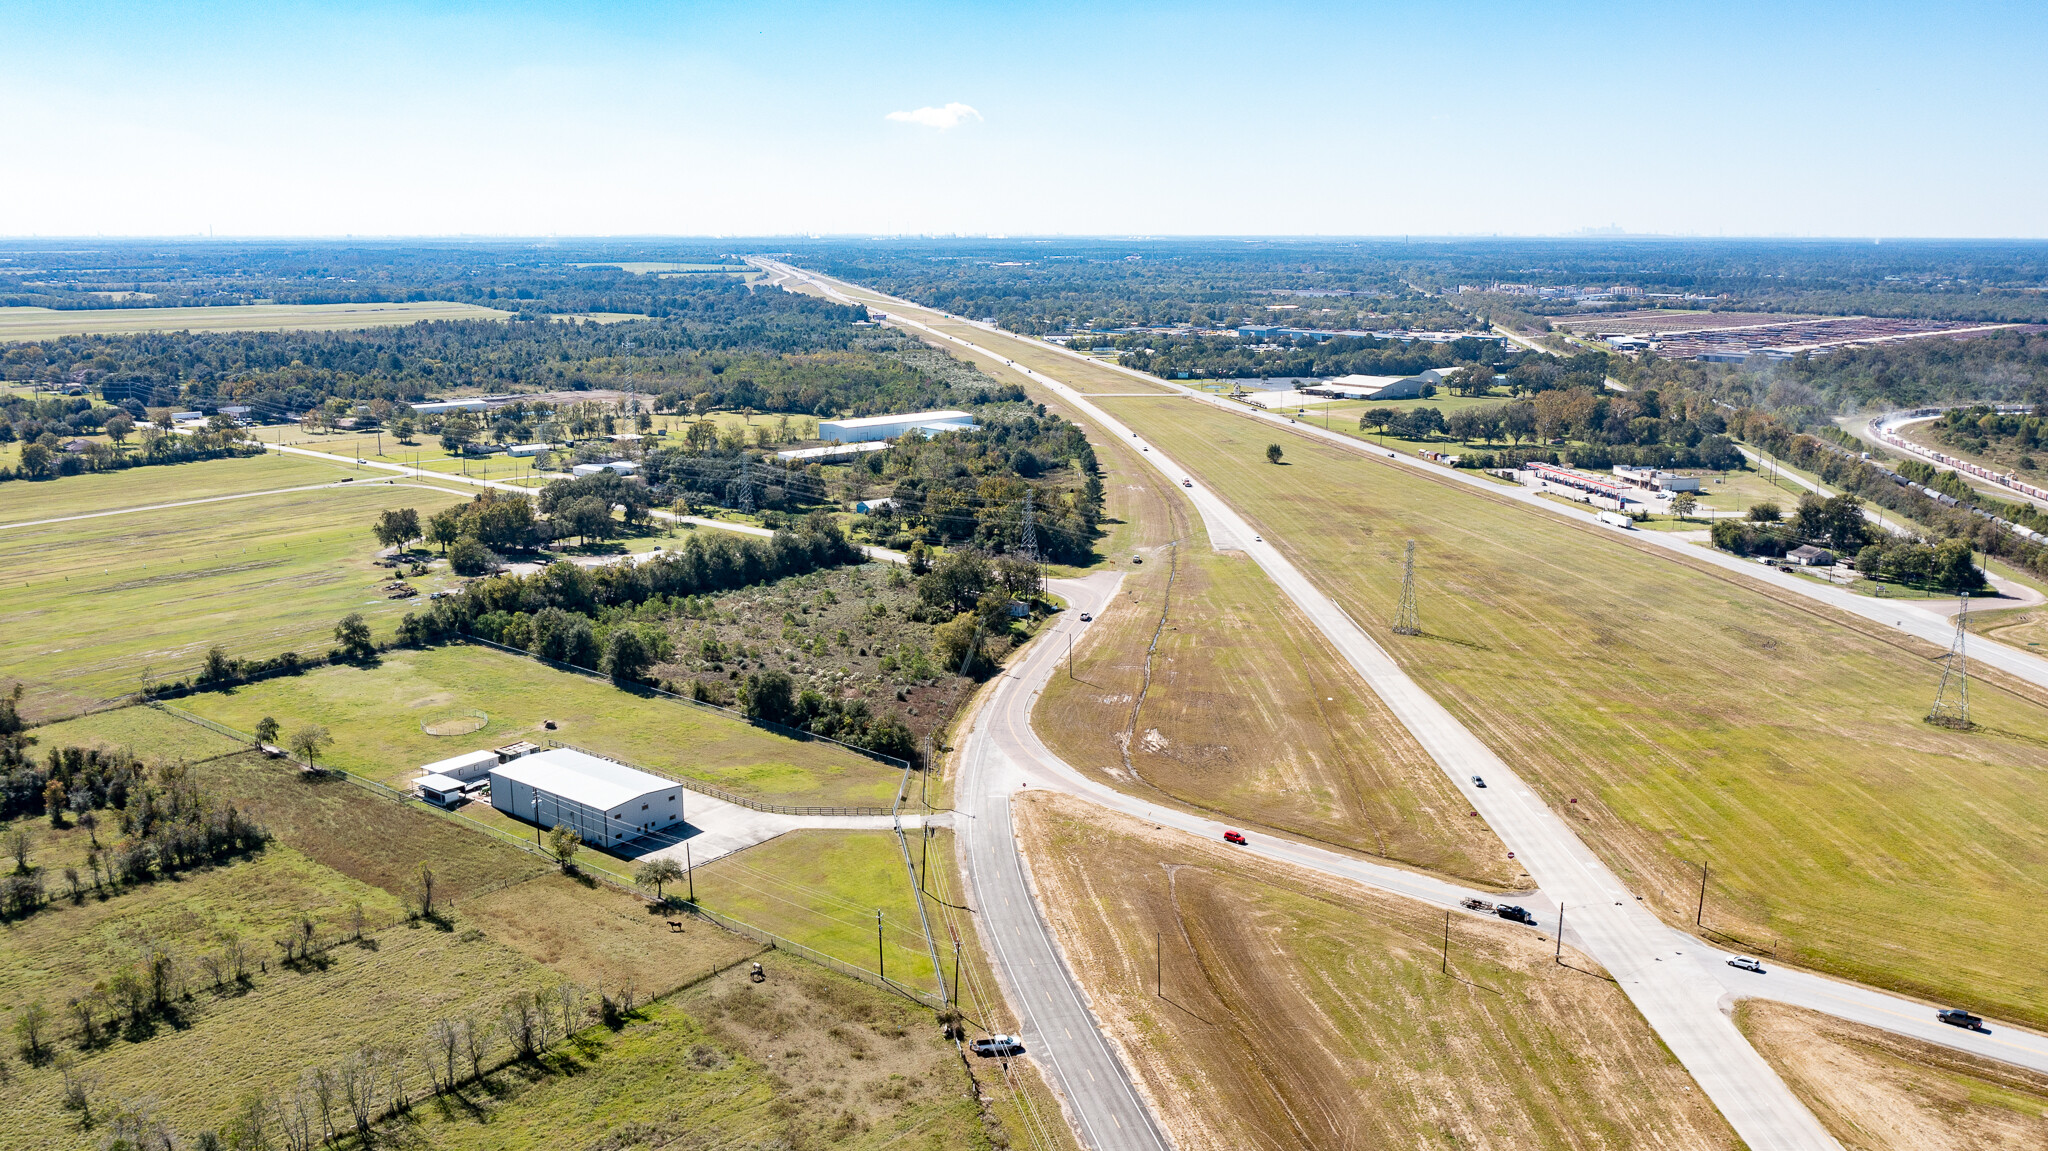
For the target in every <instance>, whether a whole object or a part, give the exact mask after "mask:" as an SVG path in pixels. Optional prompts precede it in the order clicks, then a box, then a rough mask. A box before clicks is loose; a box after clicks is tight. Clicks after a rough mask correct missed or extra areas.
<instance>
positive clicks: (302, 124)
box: [0, 0, 2048, 237]
mask: <svg viewBox="0 0 2048 1151" xmlns="http://www.w3.org/2000/svg"><path fill="white" fill-rule="evenodd" d="M2044 33H2048V12H2044V10H2043V9H2042V8H2041V7H2040V6H2022V5H2017V4H1979V5H1968V4H1958V5H1947V6H1942V7H1940V8H1939V9H1924V10H1923V9H1921V8H1918V7H1909V6H1905V5H1881V4H1879V5H1857V6H1850V5H1834V4H1809V5H1728V6H1725V7H1721V8H1715V9H1711V10H1710V9H1705V8H1691V9H1687V10H1684V11H1676V10H1672V11H1665V10H1662V9H1657V10H1649V11H1637V10H1636V9H1634V8H1631V7H1626V6H1621V5H1598V4H1551V5H1510V4H1460V5H1427V6H1425V5H1421V4H1380V5H1359V6H1355V7H1353V8H1350V9H1348V10H1345V11H1341V12H1331V11H1325V10H1319V9H1315V8H1309V7H1304V6H1276V7H1273V8H1270V9H1256V10H1255V9H1247V8H1243V7H1228V8H1226V7H1222V6H1213V5H1185V4H1181V5H1171V6H1168V5H1163V4H1134V5H1125V6H1122V7H1120V8H1117V9H1115V10H1106V9H1097V8H1094V7H1089V6H1079V5H1006V6H1002V7H999V8H995V7H991V8H973V9H968V10H958V11H956V10H952V9H948V8H944V7H940V6H935V5H872V4H862V5H760V4H749V5H738V4H699V5H688V6H683V5H670V4H650V3H615V4H605V5H588V6H583V5H539V4H517V3H495V4H491V5H481V4H461V3H437V4H384V5H353V6H350V7H349V8H348V9H346V10H344V9H342V8H341V7H339V6H336V5H325V4H296V5H294V4H265V5H253V4H207V5H197V4H188V3H179V2H176V0H166V2H162V3H157V4H153V5H147V6H144V5H129V4H89V3H87V4H74V5H65V6H62V7H61V8H60V7H59V6H54V5H33V6H32V5H26V4H0V36H4V37H5V38H6V40H7V41H8V42H9V43H10V44H12V45H13V46H15V48H16V51H15V52H14V53H11V54H10V55H11V59H10V63H9V67H8V69H7V71H6V73H5V74H4V75H0V156H5V157H6V159H5V161H4V162H0V234H5V235H17V236H18V235H28V234H39V235H90V234H96V233H104V234H110V235H112V234H141V235H188V234H194V233H200V234H203V233H205V232H207V231H208V230H209V229H211V230H213V231H215V232H216V233H218V234H220V235H341V234H357V235H408V234H441V235H447V234H485V235H544V234H563V235H607V234H611V235H622V234H678V235H684V234H687V235H709V234H754V235H765V234H787V233H795V232H818V233H848V232H881V233H899V234H901V233H912V234H914V233H954V232H960V233H970V234H983V233H991V232H993V233H1007V234H1051V233H1066V234H1096V233H1116V234H1129V233H1138V234H1160V235H1165V234H1278V235H1308V234H1318V233H1320V234H1329V235H1389V234H1401V233H1415V234H1426V235H1445V234H1485V233H1501V234H1539V235H1540V234H1549V235H1556V234H1569V233H1573V232H1577V231H1579V230H1581V229H1585V228H1591V227H1604V226H1608V225H1616V226H1619V227H1621V228H1623V229H1625V230H1627V231H1630V232H1657V233H1693V234H1700V235H1716V234H1726V235H1827V236H1886V237H1896V236H1949V237H1976V236H2010V237H2040V236H2044V235H2048V221H2044V219H2043V214H2042V212H2041V209H2040V207H2039V204H2040V202H2041V198H2042V197H2041V192H2040V188H2041V187H2042V185H2043V183H2044V176H2048V158H2044V148H2043V145H2044V143H2048V138H2044V137H2048V129H2044V127H2043V126H2042V124H2043V117H2042V116H2041V115H2040V112H2041V104H2042V97H2041V96H2040V94H2039V88H2038V85H2037V84H2036V83H2035V82H2034V81H2033V80H2032V79H2031V76H2032V74H2033V67H2032V64H2033V61H2032V60H2031V55H2032V53H2033V51H2034V49H2036V48H2037V47H2038V46H2039V45H2040V44H2042V43H2044V42H2048V37H2044Z"/></svg>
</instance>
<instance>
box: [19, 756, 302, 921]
mask: <svg viewBox="0 0 2048 1151" xmlns="http://www.w3.org/2000/svg"><path fill="white" fill-rule="evenodd" d="M20 758H21V762H18V763H15V764H12V765H9V766H8V767H7V770H6V774H5V775H4V776H0V787H4V792H0V800H4V802H5V804H6V805H7V811H8V813H9V814H10V815H14V814H28V815H33V814H47V815H48V816H49V818H50V822H51V823H52V824H53V825H56V826H63V820H64V819H65V818H66V817H67V816H69V817H71V818H73V819H75V820H76V821H77V823H78V825H79V826H81V827H83V828H85V829H86V831H87V834H88V837H89V839H90V840H91V843H92V846H91V848H90V849H89V850H88V851H87V853H86V861H85V862H86V866H85V870H83V871H81V870H80V869H79V868H77V867H66V868H65V869H64V870H63V873H62V879H63V884H64V887H63V889H62V890H61V891H59V890H57V889H56V888H55V885H54V878H55V877H53V876H51V875H50V874H48V872H47V869H43V868H37V867H35V866H33V860H32V858H31V848H32V839H31V838H30V835H29V832H28V829H27V827H26V826H25V825H23V826H17V827H16V828H15V829H14V831H13V832H12V833H11V834H10V843H9V845H8V846H9V850H10V852H11V853H12V854H13V856H14V862H15V868H14V873H13V874H12V875H9V876H8V877H7V878H6V879H5V880H4V881H0V914H4V915H5V916H7V917H10V918H18V917H20V916H23V915H27V914H30V913H32V912H35V911H37V910H39V909H41V908H42V907H43V906H45V904H46V903H47V902H48V901H49V900H51V899H54V898H61V897H66V896H68V897H69V898H70V899H71V901H72V902H74V903H79V902H83V901H84V899H85V897H86V896H87V895H88V894H94V895H98V896H100V897H103V898H104V897H106V896H108V895H110V894H112V893H115V892H118V891H119V890H120V889H121V888H123V887H132V886H135V885H137V884H143V883H150V882H153V881H155V880H157V879H166V878H169V877H171V876H174V875H176V874H177V873H179V872H181V871H184V870H187V869H189V868H193V867H198V866H201V865H205V864H212V863H218V862H220V861H222V860H224V859H227V858H230V857H232V856H235V855H241V854H246V853H248V852H253V851H260V850H262V848H263V846H264V845H265V844H266V843H267V842H269V839H270V836H269V833H268V832H267V831H265V830H264V829H263V827H262V826H261V825H260V824H257V823H255V822H253V821H251V820H250V819H249V818H248V817H247V816H245V815H243V814H242V813H241V811H239V810H238V809H237V808H236V807H235V806H234V805H233V804H227V805H224V806H223V805H218V804H214V803H212V802H211V801H210V800H208V799H207V798H206V797H205V796H203V795H201V794H200V793H199V790H198V788H197V787H196V785H194V784H193V783H192V782H191V780H190V779H189V778H188V777H187V775H186V773H185V769H184V768H183V767H182V766H181V765H178V764H166V765H163V766H161V767H160V768H159V769H158V772H157V778H156V780H155V781H154V782H152V781H151V780H150V779H149V777H148V774H147V773H146V772H145V771H144V770H143V768H142V765H141V763H140V762H139V761H137V760H135V759H134V758H133V757H132V756H127V755H125V754H122V753H106V752H101V751H98V750H97V749H92V748H76V747H66V748H52V749H51V750H50V752H49V755H48V757H47V758H46V759H45V760H44V761H43V763H41V764H40V765H39V764H36V763H34V762H33V761H31V760H29V759H28V758H27V757H26V756H22V757H20ZM102 812H111V814H110V815H102ZM103 824H106V825H108V826H107V829H108V830H109V831H110V832H113V831H118V833H119V835H120V836H121V839H120V841H119V842H118V843H115V844H113V845H111V846H104V847H103V846H102V845H101V843H100V837H99V832H100V829H101V827H102V825H103ZM109 838H112V837H111V836H110V837H109Z"/></svg>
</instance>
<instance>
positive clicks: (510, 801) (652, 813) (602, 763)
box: [491, 747, 683, 847]
mask: <svg viewBox="0 0 2048 1151" xmlns="http://www.w3.org/2000/svg"><path fill="white" fill-rule="evenodd" d="M491 806H492V807H495V808H497V809H498V810H499V811H502V812H504V813H505V814H506V815H511V816H516V817H518V818H520V819H524V820H527V821H529V822H531V823H538V824H539V825H541V826H542V827H546V828H553V827H554V826H555V825H556V824H562V823H566V824H568V825H569V826H570V827H573V828H575V829H576V833H577V834H578V835H581V836H582V837H583V842H585V843H588V844H590V845H592V846H593V847H606V846H610V845H613V844H619V843H625V842H627V841H629V840H633V839H638V838H640V837H641V836H643V835H648V834H651V833H653V832H657V831H660V830H662V829H664V828H668V827H673V826H675V825H676V824H679V823H681V822H682V821H683V789H682V787H681V786H680V785H678V784H676V783H674V782H672V781H670V780H666V779H663V778H661V777H660V776H658V775H649V774H647V773H646V772H644V771H640V770H637V769H635V768H631V767H627V766H626V765H625V764H623V763H614V762H612V761H611V760H609V759H600V758H598V757H597V756H594V755H588V754H585V753H584V752H580V751H577V750H575V749H574V748H567V747H557V748H551V749H549V750H547V751H538V752H535V753H533V754H532V755H529V756H525V757H523V758H521V759H515V760H513V761H512V762H510V763H507V764H503V765H501V766H499V767H495V768H492V769H491Z"/></svg>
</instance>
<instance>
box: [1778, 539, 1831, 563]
mask: <svg viewBox="0 0 2048 1151" xmlns="http://www.w3.org/2000/svg"><path fill="white" fill-rule="evenodd" d="M1785 558H1786V559H1788V560H1791V561H1792V562H1793V563H1796V564H1800V565H1802V566H1805V567H1810V568H1826V567H1833V566H1835V553H1833V552H1831V551H1829V550H1827V549H1826V548H1817V547H1814V546H1813V545H1812V544H1805V545H1803V546H1800V547H1796V548H1793V549H1792V550H1791V551H1789V552H1786V553H1785Z"/></svg>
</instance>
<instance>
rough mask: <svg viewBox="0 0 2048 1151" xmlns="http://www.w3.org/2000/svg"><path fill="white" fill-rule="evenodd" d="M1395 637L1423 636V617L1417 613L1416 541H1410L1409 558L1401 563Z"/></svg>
mask: <svg viewBox="0 0 2048 1151" xmlns="http://www.w3.org/2000/svg"><path fill="white" fill-rule="evenodd" d="M1394 634H1395V635H1421V634H1422V617H1421V616H1419V615H1417V614H1416V611H1415V541H1414V540H1409V541H1408V558H1407V559H1405V560H1403V561H1402V563H1401V608H1400V610H1399V611H1397V612H1395V613H1394Z"/></svg>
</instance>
